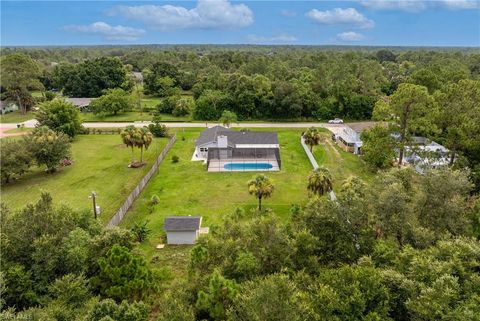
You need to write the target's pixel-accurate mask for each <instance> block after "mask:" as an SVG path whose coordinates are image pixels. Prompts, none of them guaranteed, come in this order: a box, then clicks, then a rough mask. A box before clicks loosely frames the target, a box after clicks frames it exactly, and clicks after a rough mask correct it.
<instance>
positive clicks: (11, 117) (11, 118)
mask: <svg viewBox="0 0 480 321" xmlns="http://www.w3.org/2000/svg"><path fill="white" fill-rule="evenodd" d="M33 118H35V113H33V112H31V111H29V112H27V113H26V114H25V115H22V113H21V112H20V111H14V112H11V113H8V114H5V115H1V116H0V123H4V124H5V123H14V124H17V123H22V122H24V121H27V120H30V119H33Z"/></svg>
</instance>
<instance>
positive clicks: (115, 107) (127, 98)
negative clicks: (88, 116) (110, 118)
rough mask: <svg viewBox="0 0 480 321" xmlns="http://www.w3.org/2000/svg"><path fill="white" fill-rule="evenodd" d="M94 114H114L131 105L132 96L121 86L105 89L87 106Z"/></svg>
mask: <svg viewBox="0 0 480 321" xmlns="http://www.w3.org/2000/svg"><path fill="white" fill-rule="evenodd" d="M89 107H90V108H91V109H92V111H93V113H94V114H111V115H116V114H117V113H119V112H124V111H127V110H130V109H131V108H132V107H133V98H132V96H131V95H130V94H129V93H127V92H126V91H125V90H123V89H121V88H114V89H107V90H105V91H104V94H103V95H102V96H100V97H99V98H97V99H94V100H93V101H92V102H91V103H90V106H89Z"/></svg>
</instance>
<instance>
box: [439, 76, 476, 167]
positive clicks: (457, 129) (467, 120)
mask: <svg viewBox="0 0 480 321" xmlns="http://www.w3.org/2000/svg"><path fill="white" fill-rule="evenodd" d="M435 99H436V101H437V102H438V105H439V107H440V117H438V127H439V128H440V129H441V133H440V137H441V139H442V140H443V142H444V145H445V147H447V148H448V149H449V150H450V153H451V154H450V165H452V164H453V162H454V161H455V157H456V155H457V153H464V154H465V155H466V156H467V157H469V158H470V159H471V160H473V163H474V164H475V163H477V162H480V157H476V158H475V157H472V156H473V155H478V154H479V152H480V146H479V144H476V143H475V142H478V141H479V140H480V106H479V104H478V103H477V102H478V101H480V81H478V80H461V81H459V82H458V83H457V84H450V85H448V86H446V87H445V88H444V90H443V92H437V93H435Z"/></svg>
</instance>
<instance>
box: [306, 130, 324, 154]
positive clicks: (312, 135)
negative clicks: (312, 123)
mask: <svg viewBox="0 0 480 321" xmlns="http://www.w3.org/2000/svg"><path fill="white" fill-rule="evenodd" d="M303 139H304V140H305V144H307V145H308V146H310V151H311V152H312V151H313V146H316V145H318V144H320V141H321V140H322V136H321V135H320V132H319V131H318V129H317V128H315V127H310V128H309V129H308V130H307V131H306V132H305V133H304V134H303Z"/></svg>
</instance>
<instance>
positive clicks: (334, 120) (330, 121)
mask: <svg viewBox="0 0 480 321" xmlns="http://www.w3.org/2000/svg"><path fill="white" fill-rule="evenodd" d="M328 123H329V124H343V119H340V118H335V119H331V120H329V121H328Z"/></svg>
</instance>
